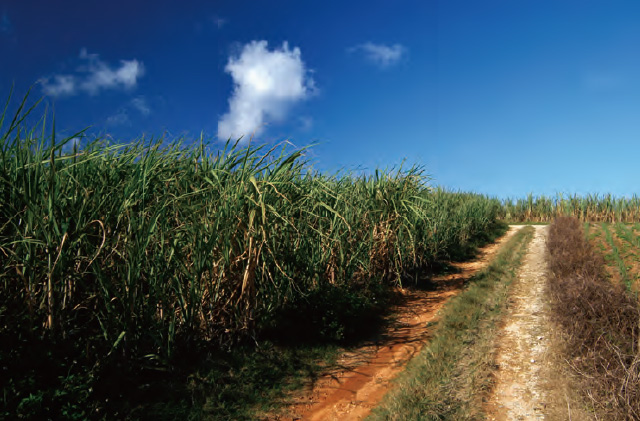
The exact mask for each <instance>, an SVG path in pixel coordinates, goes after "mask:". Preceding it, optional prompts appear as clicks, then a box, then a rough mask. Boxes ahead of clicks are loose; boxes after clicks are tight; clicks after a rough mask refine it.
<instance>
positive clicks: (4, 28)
mask: <svg viewBox="0 0 640 421" xmlns="http://www.w3.org/2000/svg"><path fill="white" fill-rule="evenodd" d="M11 31H13V25H12V24H11V20H10V19H9V15H7V12H4V13H2V18H0V32H2V33H5V34H9V33H11Z"/></svg>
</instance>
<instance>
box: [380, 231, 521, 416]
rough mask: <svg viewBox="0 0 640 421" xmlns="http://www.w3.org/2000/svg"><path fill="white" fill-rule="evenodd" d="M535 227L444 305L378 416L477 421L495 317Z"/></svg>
mask: <svg viewBox="0 0 640 421" xmlns="http://www.w3.org/2000/svg"><path fill="white" fill-rule="evenodd" d="M533 232H534V230H533V228H531V227H526V228H523V229H521V230H520V231H519V232H518V233H516V234H515V235H514V236H513V238H511V239H510V240H509V241H508V242H507V243H506V244H505V245H504V246H503V248H502V250H501V251H500V253H499V254H498V256H497V257H496V258H495V260H494V261H493V262H492V263H490V265H489V266H488V267H487V268H486V269H484V270H482V271H481V272H479V273H478V274H476V275H475V276H474V277H473V278H472V279H471V280H469V285H468V287H467V288H466V289H465V290H464V291H463V292H462V293H460V294H459V295H458V296H456V297H455V298H453V299H452V300H451V301H450V302H449V303H448V304H447V305H446V307H445V309H444V311H443V314H442V316H441V317H440V319H439V321H438V322H437V326H436V328H435V331H434V333H433V336H432V338H431V339H430V341H429V343H428V344H427V345H426V346H425V347H424V348H423V349H422V351H421V352H420V354H419V355H418V356H416V357H415V358H414V359H413V360H411V362H409V364H408V365H407V368H406V370H405V371H404V372H403V373H402V374H401V375H400V376H399V378H398V379H397V381H396V387H395V388H394V389H393V390H392V391H391V392H389V393H388V394H387V396H385V398H384V400H383V402H382V404H381V405H380V406H379V407H378V408H376V409H375V410H374V412H373V415H372V419H377V420H442V419H451V420H459V419H480V418H481V417H482V413H481V408H482V400H483V398H485V397H486V393H487V391H488V390H489V389H490V385H491V373H492V372H493V370H494V365H495V362H494V360H493V356H494V353H493V347H494V343H495V335H496V333H497V330H498V328H499V321H500V318H501V315H502V312H503V310H504V309H505V306H506V301H507V297H508V292H509V286H510V284H511V283H512V282H513V281H514V280H515V279H516V276H517V269H518V268H519V267H520V265H521V263H522V259H523V257H524V255H525V253H526V250H527V245H528V244H529V242H530V241H531V239H532V238H533Z"/></svg>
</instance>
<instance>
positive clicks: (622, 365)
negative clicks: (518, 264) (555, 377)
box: [547, 217, 640, 420]
mask: <svg viewBox="0 0 640 421" xmlns="http://www.w3.org/2000/svg"><path fill="white" fill-rule="evenodd" d="M547 249H548V260H549V269H550V272H551V273H550V282H549V284H548V285H549V287H548V288H549V290H548V292H549V294H550V297H551V308H552V314H553V316H554V317H555V319H556V322H557V323H558V324H559V325H560V326H562V327H563V329H564V330H565V335H566V340H567V347H566V349H567V352H568V355H567V360H568V361H569V364H570V365H571V366H572V368H573V369H574V370H576V372H577V373H579V374H580V378H581V382H582V384H581V386H582V391H583V393H584V395H585V396H586V397H588V398H589V399H590V400H591V402H592V404H593V407H594V409H595V410H596V412H598V413H599V414H600V415H601V416H602V417H604V418H607V419H616V420H617V419H640V348H639V340H638V339H639V336H640V325H639V322H640V307H639V305H638V300H637V299H636V298H635V297H632V296H631V295H630V294H629V293H627V291H626V290H625V288H624V287H623V286H622V285H619V284H613V283H611V282H609V281H608V280H607V279H606V278H605V276H604V261H603V259H602V257H601V256H600V255H598V254H597V253H596V252H595V251H594V250H593V249H592V247H591V246H590V245H589V243H588V241H587V240H586V238H585V235H584V232H583V230H582V226H581V224H580V223H579V222H578V220H576V219H574V218H566V217H565V218H558V219H556V220H555V221H554V223H553V224H552V225H551V227H550V231H549V238H548V241H547Z"/></svg>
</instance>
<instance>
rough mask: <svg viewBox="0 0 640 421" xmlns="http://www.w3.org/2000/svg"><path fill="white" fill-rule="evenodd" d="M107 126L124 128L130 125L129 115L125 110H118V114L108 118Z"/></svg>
mask: <svg viewBox="0 0 640 421" xmlns="http://www.w3.org/2000/svg"><path fill="white" fill-rule="evenodd" d="M105 123H106V125H107V126H123V125H125V124H128V123H129V113H128V112H127V110H126V109H125V108H122V109H120V110H118V112H117V113H115V114H114V115H112V116H110V117H108V118H107V121H106V122H105Z"/></svg>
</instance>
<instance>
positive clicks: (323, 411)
mask: <svg viewBox="0 0 640 421" xmlns="http://www.w3.org/2000/svg"><path fill="white" fill-rule="evenodd" d="M516 231H517V228H513V227H512V228H510V229H509V232H508V233H507V234H506V235H505V236H503V237H502V238H501V239H499V240H498V241H497V242H496V243H495V244H492V245H489V246H487V247H485V248H484V249H482V250H481V251H480V253H479V256H478V259H477V260H475V261H472V262H467V263H459V264H455V266H456V268H457V269H458V271H457V273H455V274H452V275H447V276H443V277H440V278H436V279H434V280H433V281H434V285H436V288H435V290H430V291H407V292H405V300H404V302H403V303H402V304H401V305H400V306H399V307H398V308H397V309H396V310H395V311H394V314H395V317H397V318H396V319H395V321H394V322H393V323H392V326H391V328H390V329H389V330H388V331H387V332H385V333H384V334H383V335H381V337H379V338H376V340H375V341H372V342H371V343H369V344H366V345H365V346H362V347H361V348H359V349H357V350H354V351H351V352H349V353H346V354H344V355H343V356H342V358H341V359H340V361H339V368H337V369H335V370H333V371H332V372H329V373H327V374H326V375H325V376H323V377H322V378H320V379H319V381H317V382H315V384H313V385H311V386H310V387H309V389H308V390H306V391H305V392H304V393H303V394H302V395H301V396H298V397H296V398H294V402H293V403H292V404H291V405H290V406H289V407H288V409H287V410H286V411H285V413H284V414H281V415H278V416H268V417H267V418H268V419H279V420H292V419H293V420H341V421H342V420H360V419H363V418H364V417H366V416H367V415H368V414H369V412H370V411H371V409H372V408H373V407H375V406H376V405H377V404H378V403H379V402H380V401H381V400H382V398H383V396H384V395H385V394H386V392H387V391H388V390H389V389H390V387H391V380H392V379H393V378H394V377H395V376H396V375H397V374H398V373H399V372H400V371H401V370H402V369H403V367H404V366H405V364H406V363H407V362H408V361H409V360H410V359H411V357H413V356H414V355H415V354H416V353H418V352H419V351H420V349H421V348H422V346H423V345H424V343H425V342H426V341H427V340H428V337H429V333H430V329H429V327H428V326H429V322H432V321H434V320H436V318H437V314H438V311H439V310H440V309H441V308H442V307H443V305H444V304H445V303H446V302H447V300H448V299H449V298H451V297H453V296H454V295H456V294H458V292H460V290H461V288H462V287H463V286H464V283H465V282H466V281H467V280H468V279H469V278H470V277H471V276H473V275H474V274H475V273H476V272H477V271H478V270H480V269H482V268H484V267H485V266H486V265H487V264H488V262H489V261H490V260H491V259H492V258H493V257H494V255H495V254H496V252H497V251H498V249H499V248H500V246H502V244H504V243H505V242H506V241H507V240H508V239H509V238H511V236H512V235H513V234H514V233H515V232H516Z"/></svg>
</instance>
